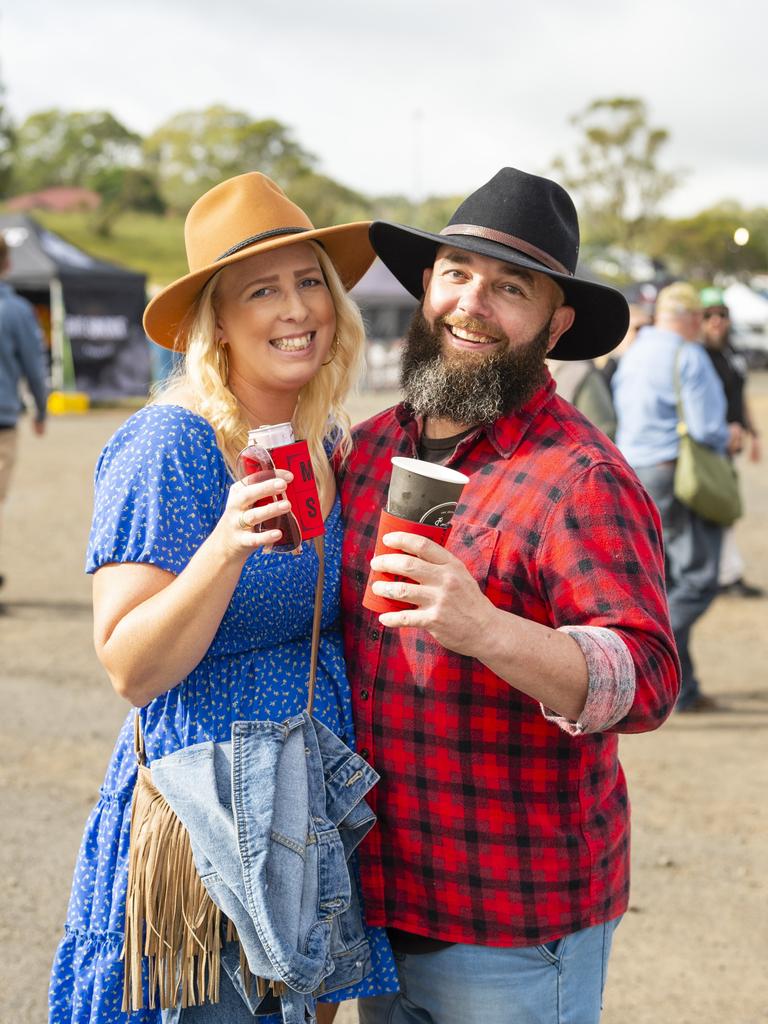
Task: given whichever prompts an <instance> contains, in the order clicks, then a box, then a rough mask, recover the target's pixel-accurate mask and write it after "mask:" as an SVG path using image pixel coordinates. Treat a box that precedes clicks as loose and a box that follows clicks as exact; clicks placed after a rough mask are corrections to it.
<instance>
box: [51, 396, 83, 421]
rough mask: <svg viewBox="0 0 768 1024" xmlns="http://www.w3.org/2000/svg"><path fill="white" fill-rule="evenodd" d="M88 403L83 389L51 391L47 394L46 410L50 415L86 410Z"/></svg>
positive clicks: (63, 414)
mask: <svg viewBox="0 0 768 1024" xmlns="http://www.w3.org/2000/svg"><path fill="white" fill-rule="evenodd" d="M90 404H91V403H90V399H89V398H88V395H86V394H85V392H84V391H52V392H51V393H50V395H48V412H49V414H50V415H51V416H66V415H68V414H70V413H75V414H77V413H84V412H88V409H89V407H90Z"/></svg>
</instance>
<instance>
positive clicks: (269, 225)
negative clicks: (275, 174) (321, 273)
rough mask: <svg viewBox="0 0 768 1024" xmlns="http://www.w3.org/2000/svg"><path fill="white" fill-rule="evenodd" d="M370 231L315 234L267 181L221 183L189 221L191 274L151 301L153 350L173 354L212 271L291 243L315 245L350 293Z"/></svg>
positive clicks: (369, 252) (360, 227) (147, 322)
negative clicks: (170, 350)
mask: <svg viewBox="0 0 768 1024" xmlns="http://www.w3.org/2000/svg"><path fill="white" fill-rule="evenodd" d="M368 225H369V222H368V221H360V222H359V223H355V224H339V225H337V226H336V227H330V228H316V227H314V226H313V224H312V221H311V220H310V219H309V217H307V215H306V213H304V211H303V210H302V209H300V208H299V207H298V206H297V205H296V204H295V203H292V202H291V200H290V199H289V198H288V197H287V196H286V194H285V193H284V192H283V190H282V189H281V188H280V187H279V186H278V185H276V184H275V183H274V181H272V180H271V178H268V177H267V176H266V175H265V174H259V172H258V171H252V172H250V173H249V174H240V175H238V176H237V177H236V178H229V179H228V180H227V181H222V182H221V184H220V185H216V186H214V188H212V189H211V190H210V191H209V192H206V193H205V195H203V196H201V197H200V198H199V199H198V200H197V202H196V203H195V205H194V206H193V207H192V209H191V210H190V211H189V213H188V214H187V219H186V222H185V224H184V242H185V245H186V249H187V262H188V263H189V270H190V273H189V274H187V275H186V277H181V278H179V280H178V281H174V282H173V284H169V285H168V287H167V288H163V290H162V291H161V292H158V293H157V295H156V296H155V297H154V298H153V299H152V301H151V302H150V303H149V305H148V306H147V308H146V310H145V311H144V330H145V331H146V332H147V334H148V335H149V337H150V338H151V339H152V340H153V341H155V342H157V344H158V345H162V346H163V347H164V348H173V347H174V345H175V343H176V339H177V335H178V333H179V329H180V327H181V326H182V324H183V323H184V319H185V317H186V315H187V313H188V312H189V309H190V307H191V306H192V304H193V303H194V301H195V299H196V298H197V296H198V295H199V294H200V292H201V291H202V289H203V287H204V286H205V284H206V282H207V281H208V279H209V278H210V277H212V276H213V274H215V273H216V271H217V270H220V269H221V268H222V267H226V266H228V265H229V264H230V263H237V261H238V260H244V259H247V258H248V257H249V256H253V255H254V254H255V253H257V252H268V251H270V250H271V249H280V248H283V247H284V246H286V245H293V244H294V243H295V242H308V241H310V240H312V239H315V240H316V241H317V242H319V243H320V244H321V245H322V247H323V248H324V249H325V251H326V252H327V253H328V255H329V256H330V258H331V259H332V260H333V264H334V266H335V267H336V270H337V271H338V274H339V277H340V278H341V280H342V283H343V284H344V287H345V288H346V289H347V290H349V289H350V288H351V287H352V286H353V285H354V284H356V283H357V282H358V281H359V280H360V278H361V277H362V276H363V274H364V273H365V272H366V270H367V269H368V268H369V267H370V265H371V263H373V260H374V257H375V254H374V251H373V248H372V247H371V243H370V242H369V240H368Z"/></svg>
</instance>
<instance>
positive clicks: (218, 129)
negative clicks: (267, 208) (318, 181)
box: [144, 106, 315, 212]
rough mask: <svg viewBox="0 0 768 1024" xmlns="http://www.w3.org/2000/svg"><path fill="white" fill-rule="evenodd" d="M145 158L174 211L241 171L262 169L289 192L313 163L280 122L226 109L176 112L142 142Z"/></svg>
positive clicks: (165, 198)
mask: <svg viewBox="0 0 768 1024" xmlns="http://www.w3.org/2000/svg"><path fill="white" fill-rule="evenodd" d="M144 155H145V160H146V166H147V168H148V170H149V171H150V172H151V173H152V174H153V175H154V176H155V178H156V180H157V182H158V188H159V191H160V195H161V196H162V197H163V200H164V201H165V202H166V204H167V205H168V207H169V208H170V209H171V210H174V211H178V212H186V211H187V210H188V209H189V207H190V206H191V205H192V203H193V202H194V201H195V200H196V199H197V198H199V196H201V195H202V194H203V192H205V191H207V190H208V189H209V188H211V187H212V186H213V185H215V184H216V183H217V182H219V181H222V180H223V179H224V178H231V177H232V176H233V175H236V174H243V173H245V172H246V171H262V172H263V173H264V174H268V175H269V176H270V177H271V178H274V179H275V180H276V181H277V182H278V183H279V184H280V186H281V187H282V188H285V189H286V191H289V190H290V186H291V183H292V181H293V180H294V179H295V178H296V177H298V176H299V175H301V174H306V173H307V172H308V171H310V170H311V169H312V166H313V164H314V162H315V160H314V157H313V156H312V155H311V154H310V153H308V152H307V151H306V150H304V149H303V148H302V147H301V146H300V145H299V144H298V142H296V141H295V140H294V139H293V138H292V137H291V134H290V131H289V129H288V128H287V127H286V125H284V124H281V122H280V121H275V120H271V119H270V120H264V121H254V120H253V119H252V118H251V117H250V115H249V114H246V113H244V112H243V111H240V110H232V109H231V108H229V107H225V106H214V107H209V108H208V109H207V110H191V111H186V112H184V113H181V114H176V115H175V116H174V117H172V118H170V119H169V120H168V121H165V122H164V123H163V124H162V125H160V127H159V128H157V129H156V130H155V131H154V132H153V133H152V134H151V135H150V136H148V138H147V139H145V141H144Z"/></svg>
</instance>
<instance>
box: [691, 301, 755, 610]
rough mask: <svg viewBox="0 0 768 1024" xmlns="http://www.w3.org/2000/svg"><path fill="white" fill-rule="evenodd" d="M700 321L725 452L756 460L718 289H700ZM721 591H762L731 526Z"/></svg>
mask: <svg viewBox="0 0 768 1024" xmlns="http://www.w3.org/2000/svg"><path fill="white" fill-rule="evenodd" d="M700 297H701V305H702V309H703V316H704V324H703V327H702V337H703V340H704V347H705V348H706V350H707V352H708V353H709V358H710V359H711V360H712V365H713V366H714V368H715V371H716V373H717V375H718V377H719V378H720V381H721V383H722V385H723V389H724V391H725V400H726V403H727V408H726V414H725V418H726V420H727V421H728V433H729V437H728V452H729V454H730V455H738V454H739V453H740V452H742V451H743V450H744V448H745V447H747V448H748V450H749V459H750V461H751V462H759V461H760V438H759V435H758V433H757V430H756V429H755V425H754V421H753V419H752V417H751V415H750V411H749V406H748V405H747V396H746V394H745V393H744V391H745V385H746V382H747V361H746V359H745V358H744V356H742V355H741V353H740V352H738V351H737V350H736V349H735V348H734V346H733V344H732V342H731V316H730V313H729V311H728V307H727V306H726V304H725V296H724V295H723V291H722V289H721V288H704V289H703V290H702V292H701V296H700ZM718 583H719V585H720V586H719V590H720V593H721V594H729V595H731V596H733V597H763V596H764V594H765V591H764V590H763V589H762V588H761V587H756V586H754V585H753V584H751V583H747V581H746V580H745V579H744V559H743V558H742V557H741V552H740V551H739V549H738V547H737V545H736V538H735V536H734V531H733V528H732V527H731V528H729V529H727V530H724V531H723V546H722V551H721V552H720V572H719V575H718Z"/></svg>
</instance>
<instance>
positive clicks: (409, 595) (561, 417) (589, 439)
mask: <svg viewBox="0 0 768 1024" xmlns="http://www.w3.org/2000/svg"><path fill="white" fill-rule="evenodd" d="M371 239H372V241H373V245H374V248H375V249H376V251H377V252H378V254H379V256H380V257H381V258H382V260H383V261H384V262H385V263H386V264H387V266H388V267H389V268H390V270H392V271H393V273H394V274H395V275H396V276H397V277H398V278H399V279H400V281H401V282H402V283H403V284H404V285H405V287H406V288H408V290H409V291H410V292H411V293H412V294H413V295H415V296H417V297H418V298H420V299H421V307H420V310H419V311H418V312H417V314H416V316H415V318H414V321H413V324H412V326H411V329H410V334H409V337H408V339H407V344H406V348H405V352H404V361H403V385H404V392H405V403H404V404H402V405H399V406H397V407H396V408H394V409H390V410H388V411H386V412H384V413H382V414H381V415H379V416H376V417H374V418H373V419H372V420H369V421H368V422H367V423H364V424H363V425H362V426H361V427H359V428H358V430H357V432H356V447H355V449H354V451H353V454H352V456H351V457H350V459H349V462H348V464H347V466H346V468H345V471H344V473H343V475H342V477H341V494H342V507H343V508H344V510H345V516H346V523H347V528H346V537H345V543H344V559H345V564H346V565H345V567H346V572H345V573H344V581H343V584H342V600H343V608H344V618H345V639H346V645H347V660H348V665H349V671H350V675H351V684H352V691H353V702H354V706H355V711H356V729H357V742H358V749H360V750H361V752H362V753H363V756H366V757H369V758H370V760H371V762H372V763H373V765H374V766H375V767H376V769H377V770H378V771H379V772H380V773H381V775H382V781H381V782H380V784H379V785H378V786H377V787H376V790H375V792H374V797H373V800H374V804H375V808H376V811H377V813H378V816H379V824H378V827H377V828H376V829H374V830H373V831H372V833H371V836H370V841H369V842H368V843H367V845H366V847H365V850H364V851H363V853H362V870H363V876H364V887H365V891H366V914H367V917H368V920H369V921H370V922H371V923H375V924H377V925H385V926H387V927H388V928H389V930H390V937H391V939H392V941H393V944H394V947H395V951H396V955H397V958H398V969H399V972H400V981H401V988H402V991H401V994H400V995H399V996H397V997H395V998H394V999H388V998H384V999H380V1000H370V1001H369V1000H362V1001H361V1004H360V1014H361V1021H363V1022H364V1024H371V1022H379V1021H385V1020H388V1021H390V1022H391V1024H401V1022H416V1021H427V1020H428V1021H431V1022H433V1024H467V1022H469V1021H482V1022H483V1024H502V1022H503V1024H514V1022H523V1021H525V1022H536V1024H538V1022H542V1024H545V1022H546V1024H550V1022H554V1021H557V1020H559V1019H565V1018H566V1017H567V1018H568V1019H572V1020H578V1021H579V1022H580V1024H591V1022H593V1021H597V1020H598V1018H599V1014H600V1000H601V991H602V984H603V980H604V970H605V964H606V960H607V955H608V950H609V948H610V943H611V936H612V933H613V929H614V927H615V925H616V923H617V922H618V919H619V918H620V916H621V915H622V914H623V913H624V911H625V910H626V907H627V892H628V875H627V872H628V842H629V821H628V804H627V795H626V788H625V783H624V777H623V774H622V772H621V769H620V767H619V764H618V760H617V744H618V734H619V733H622V732H638V731H642V730H646V729H653V728H656V727H657V726H658V725H660V724H661V722H662V721H663V720H664V719H665V717H666V716H667V715H668V714H669V712H670V711H671V709H672V707H673V705H674V700H675V696H676V693H677V685H678V667H677V662H676V658H675V653H674V646H673V641H672V636H671V632H670V629H669V624H668V619H667V611H666V602H665V597H664V591H663V583H662V572H663V563H662V555H661V537H660V528H659V523H658V516H657V513H656V510H655V508H654V506H653V503H652V502H651V501H650V499H649V498H648V496H647V495H646V494H645V493H644V492H643V490H642V489H641V488H640V486H639V485H638V483H637V480H636V478H635V477H634V475H633V473H632V472H631V470H630V469H629V467H628V466H627V465H626V464H625V463H624V461H623V459H622V458H621V456H620V455H619V453H618V452H617V450H616V449H615V448H614V447H613V446H612V445H611V443H610V442H609V441H608V439H607V438H606V437H605V436H604V435H603V434H601V433H600V432H599V431H598V430H596V429H595V428H594V427H593V426H592V425H591V424H590V423H589V422H588V421H587V420H586V419H585V418H584V417H583V416H582V415H581V414H580V413H579V412H577V411H576V410H575V409H574V408H573V407H572V406H570V405H568V403H566V402H564V401H563V400H562V399H560V398H558V397H557V396H556V395H555V387H554V383H553V381H552V379H551V377H550V376H549V373H548V372H547V369H546V366H545V357H546V355H547V353H548V352H549V353H551V355H552V356H553V357H554V358H558V359H567V358H572V359H586V358H591V357H593V356H596V355H598V354H600V353H603V352H606V351H608V350H609V349H610V348H611V346H612V345H614V344H615V343H616V342H617V341H618V340H619V339H620V338H621V337H622V335H623V334H624V332H625V330H626V326H627V308H626V302H625V300H624V298H623V297H622V296H621V295H620V294H619V293H618V292H615V291H614V290H613V289H610V288H606V287H603V286H601V285H597V284H593V283H590V282H585V281H581V280H579V279H578V278H575V277H574V276H573V274H574V270H575V267H576V259H577V253H578V222H577V218H576V211H575V209H574V207H573V204H572V202H571V200H570V198H569V197H568V195H567V193H566V192H565V191H564V190H563V189H562V188H560V187H559V186H558V185H556V184H555V183H554V182H552V181H548V180H547V179H545V178H540V177H536V176H534V175H530V174H526V173H524V172H522V171H518V170H515V169H513V168H504V169H503V170H501V171H499V173H498V174H497V175H496V176H495V177H494V178H493V179H491V181H490V182H488V183H487V184H486V185H484V186H483V187H482V188H480V189H478V191H477V192H475V193H473V195H471V196H470V197H469V198H468V199H467V200H466V201H465V202H464V203H462V204H461V206H460V207H459V209H458V210H457V211H456V213H455V214H454V216H453V218H452V220H451V222H450V224H449V225H448V226H447V227H446V228H445V229H444V230H443V231H442V232H441V233H440V234H439V235H431V234H428V233H426V232H423V231H417V230H415V229H412V228H407V227H402V226H399V225H394V224H385V223H376V224H374V225H373V226H372V229H371ZM393 455H404V456H411V457H412V456H416V455H418V456H420V457H421V458H425V459H428V460H430V461H435V462H443V463H445V464H446V465H449V466H451V467H453V468H455V469H457V470H460V471H461V472H463V473H465V474H467V475H468V476H469V478H470V480H469V483H468V484H467V485H466V486H465V488H464V491H463V493H462V497H461V501H460V503H459V505H458V507H457V510H456V514H455V516H454V519H453V523H452V529H451V534H450V537H449V539H448V544H447V547H446V548H443V547H440V546H439V545H437V544H435V543H433V542H431V541H427V540H424V539H423V538H416V537H413V536H412V535H410V536H409V535H408V534H405V533H399V532H398V533H395V534H394V535H390V536H389V537H388V540H387V543H388V545H389V547H390V548H391V549H392V553H388V554H385V555H383V556H379V557H378V558H376V559H374V563H373V564H374V565H375V566H376V567H377V568H379V569H382V570H384V571H386V572H393V573H395V574H396V575H398V576H400V577H406V578H407V579H406V580H405V581H403V582H395V583H386V582H385V583H381V584H378V583H377V584H376V590H377V592H378V593H382V594H384V595H385V596H388V597H392V598H395V599H401V600H405V601H407V602H408V603H410V604H411V605H413V606H414V607H412V608H411V609H410V610H406V611H401V612H392V613H387V614H383V615H381V616H377V615H375V614H373V613H371V612H367V611H366V610H364V609H363V608H362V607H361V603H360V601H361V596H362V592H363V587H364V585H365V581H366V578H367V575H368V571H369V563H370V559H371V555H372V553H373V541H374V537H375V534H376V529H377V521H378V516H379V510H380V509H381V508H382V507H383V505H384V503H385V501H386V492H387V484H388V480H389V475H390V468H391V467H390V457H391V456H393ZM398 551H400V552H404V554H399V553H397V552H398ZM558 1005H559V1006H560V1013H561V1014H562V1016H561V1017H558V1010H557V1007H558Z"/></svg>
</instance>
